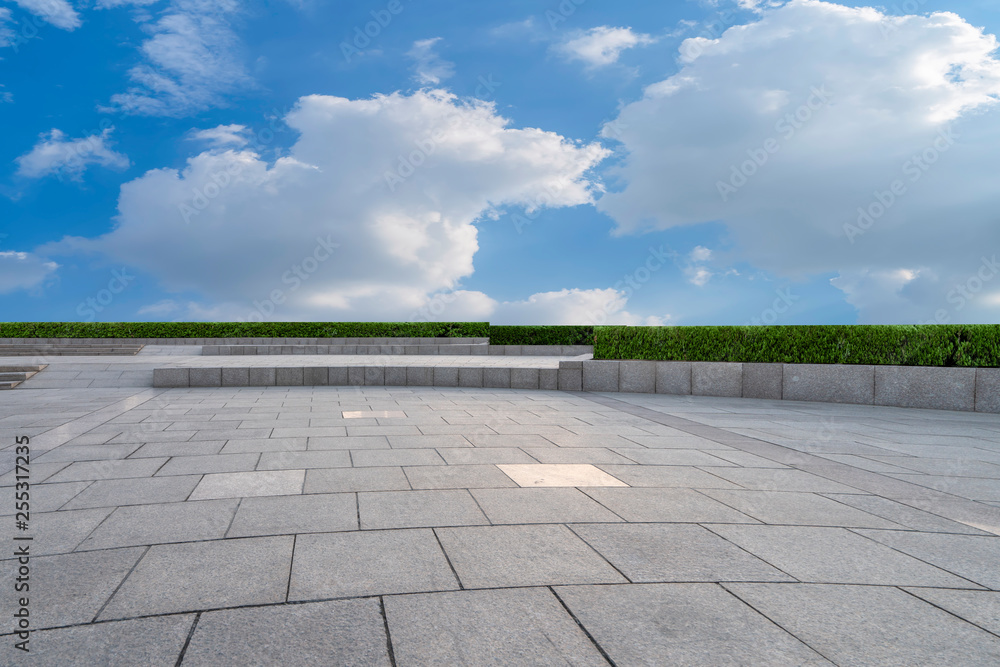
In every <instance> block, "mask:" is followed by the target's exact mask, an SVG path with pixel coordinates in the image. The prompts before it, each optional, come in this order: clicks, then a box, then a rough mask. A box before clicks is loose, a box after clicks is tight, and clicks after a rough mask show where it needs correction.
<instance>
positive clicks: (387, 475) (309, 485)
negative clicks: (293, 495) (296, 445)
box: [304, 466, 410, 493]
mask: <svg viewBox="0 0 1000 667" xmlns="http://www.w3.org/2000/svg"><path fill="white" fill-rule="evenodd" d="M409 488H410V483H409V482H408V481H407V480H406V475H404V474H403V469H402V468H400V467H398V466H397V467H384V468H326V469H314V470H307V471H306V485H305V489H304V493H341V492H354V491H403V490H408V489H409Z"/></svg>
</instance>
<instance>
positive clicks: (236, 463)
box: [156, 452, 260, 477]
mask: <svg viewBox="0 0 1000 667" xmlns="http://www.w3.org/2000/svg"><path fill="white" fill-rule="evenodd" d="M258 459H260V454H255V453H250V452H248V453H246V454H214V455H211V454H210V455H208V456H175V457H173V458H172V459H170V460H169V461H167V463H166V464H165V465H164V466H163V467H162V468H160V469H159V470H158V471H157V473H156V476H157V477H165V476H166V475H203V474H205V473H210V472H246V471H250V470H253V469H254V467H255V466H256V465H257V460H258Z"/></svg>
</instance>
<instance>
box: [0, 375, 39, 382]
mask: <svg viewBox="0 0 1000 667" xmlns="http://www.w3.org/2000/svg"><path fill="white" fill-rule="evenodd" d="M32 375H34V373H0V382H24V381H25V380H27V379H28V378H29V377H31V376H32Z"/></svg>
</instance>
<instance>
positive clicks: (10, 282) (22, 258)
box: [0, 250, 59, 294]
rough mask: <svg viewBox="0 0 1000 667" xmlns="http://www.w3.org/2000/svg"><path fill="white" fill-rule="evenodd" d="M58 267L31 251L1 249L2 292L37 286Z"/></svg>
mask: <svg viewBox="0 0 1000 667" xmlns="http://www.w3.org/2000/svg"><path fill="white" fill-rule="evenodd" d="M58 268H59V265H58V264H56V263H55V262H51V261H48V260H46V259H43V258H41V257H39V256H37V255H34V254H32V253H30V252H14V251H10V250H7V251H0V294H8V293H10V292H13V291H15V290H19V289H31V288H32V287H37V286H39V285H41V284H42V283H43V282H44V281H45V279H46V278H48V277H49V276H51V275H52V274H53V273H55V271H56V269H58Z"/></svg>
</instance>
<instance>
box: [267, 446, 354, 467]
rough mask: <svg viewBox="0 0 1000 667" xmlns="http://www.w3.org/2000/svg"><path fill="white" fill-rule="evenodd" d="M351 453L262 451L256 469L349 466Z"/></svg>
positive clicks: (333, 451) (332, 451) (340, 451)
mask: <svg viewBox="0 0 1000 667" xmlns="http://www.w3.org/2000/svg"><path fill="white" fill-rule="evenodd" d="M350 466H351V453H350V452H348V451H344V450H327V451H315V452H264V453H263V454H261V456H260V463H258V464H257V470H304V469H307V468H349V467H350Z"/></svg>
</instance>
